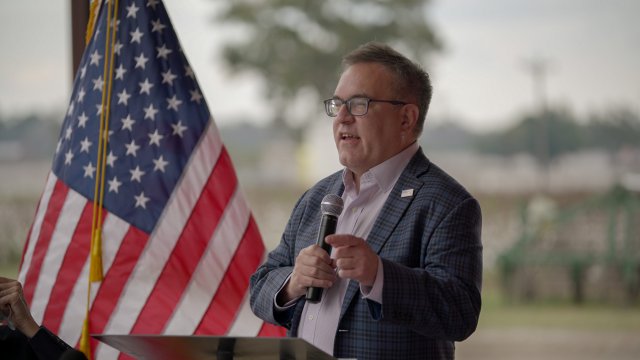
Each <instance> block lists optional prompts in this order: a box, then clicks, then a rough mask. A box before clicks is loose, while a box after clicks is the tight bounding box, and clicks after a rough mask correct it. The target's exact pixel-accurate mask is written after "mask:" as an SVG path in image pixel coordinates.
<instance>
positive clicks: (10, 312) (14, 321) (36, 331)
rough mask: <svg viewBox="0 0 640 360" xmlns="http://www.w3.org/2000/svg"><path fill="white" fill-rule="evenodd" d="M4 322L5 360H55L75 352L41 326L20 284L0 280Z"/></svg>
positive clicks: (0, 344)
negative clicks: (34, 316) (32, 314)
mask: <svg viewBox="0 0 640 360" xmlns="http://www.w3.org/2000/svg"><path fill="white" fill-rule="evenodd" d="M2 318H5V320H4V324H2V325H0V355H1V357H2V359H39V360H49V359H51V360H53V359H60V357H61V356H62V355H63V354H67V353H69V352H71V351H74V350H72V349H71V347H70V346H69V345H67V343H65V342H64V341H62V340H61V339H60V338H58V337H57V336H55V335H54V334H52V333H51V332H50V331H49V330H47V329H46V328H45V327H41V326H38V324H37V323H36V321H35V320H34V319H33V317H32V316H31V312H30V311H29V308H28V307H27V303H26V302H25V300H24V295H23V294H22V285H21V284H20V282H18V281H16V280H13V279H8V278H5V277H1V276H0V319H2ZM0 322H1V321H0ZM77 358H78V357H74V359H77Z"/></svg>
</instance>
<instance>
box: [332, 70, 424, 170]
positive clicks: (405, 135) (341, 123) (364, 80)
mask: <svg viewBox="0 0 640 360" xmlns="http://www.w3.org/2000/svg"><path fill="white" fill-rule="evenodd" d="M393 84H394V82H393V76H392V74H391V73H390V72H389V71H388V70H387V69H385V68H384V67H383V66H382V65H380V64H375V63H360V64H354V65H352V66H350V67H349V68H347V69H346V71H345V72H344V73H343V74H342V76H341V77H340V81H339V82H338V86H337V87H336V90H335V94H334V97H336V98H340V99H342V100H345V101H346V100H349V99H350V98H352V97H354V96H364V97H368V98H371V99H378V100H400V101H406V99H399V98H398V96H399V95H398V94H395V93H394V91H393ZM403 113H404V112H403V106H402V105H393V104H389V103H382V102H371V103H369V111H368V112H367V114H365V115H362V116H353V115H351V114H349V112H348V111H347V106H346V105H344V106H343V107H342V108H341V109H340V113H338V116H337V117H336V118H335V119H334V121H333V137H334V140H335V142H336V147H337V149H338V155H339V159H340V163H341V164H342V165H344V166H346V167H347V168H349V169H350V170H351V171H353V172H354V173H355V174H356V175H357V176H360V175H362V174H363V173H364V172H366V171H368V170H369V169H371V168H372V167H374V166H376V165H378V164H380V163H382V162H384V161H385V160H387V159H389V158H390V157H392V156H394V155H396V154H397V153H399V152H400V151H402V150H403V149H404V148H405V147H406V146H407V145H408V144H410V143H411V142H412V141H413V140H409V139H411V138H412V135H411V133H410V129H408V127H407V124H406V121H403V115H402V114H403ZM411 128H412V126H411Z"/></svg>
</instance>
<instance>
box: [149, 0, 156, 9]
mask: <svg viewBox="0 0 640 360" xmlns="http://www.w3.org/2000/svg"><path fill="white" fill-rule="evenodd" d="M157 5H158V0H149V1H147V7H150V8H152V9H153V10H155V9H156V6H157Z"/></svg>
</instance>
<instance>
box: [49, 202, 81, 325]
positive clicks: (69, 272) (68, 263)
mask: <svg viewBox="0 0 640 360" xmlns="http://www.w3.org/2000/svg"><path fill="white" fill-rule="evenodd" d="M92 218H93V203H90V202H87V204H86V205H85V206H84V209H83V210H82V215H80V219H79V221H78V224H77V226H76V229H75V231H74V233H73V237H72V239H71V242H70V243H69V246H68V247H67V251H66V253H65V255H64V259H63V260H62V264H61V266H60V270H59V271H58V274H57V276H56V281H55V282H54V286H53V289H52V290H51V295H50V297H51V298H52V299H55V300H56V301H49V303H48V305H47V308H46V310H45V313H44V318H43V324H44V325H45V326H46V327H47V328H48V329H49V330H51V331H52V332H53V333H58V330H59V329H60V323H61V321H62V316H63V315H64V312H65V309H66V307H67V304H68V302H69V297H70V296H71V292H72V290H73V287H74V285H75V283H76V282H77V281H78V277H79V276H80V273H81V272H82V267H83V266H84V264H85V262H86V261H87V258H88V257H89V252H90V250H91V220H92Z"/></svg>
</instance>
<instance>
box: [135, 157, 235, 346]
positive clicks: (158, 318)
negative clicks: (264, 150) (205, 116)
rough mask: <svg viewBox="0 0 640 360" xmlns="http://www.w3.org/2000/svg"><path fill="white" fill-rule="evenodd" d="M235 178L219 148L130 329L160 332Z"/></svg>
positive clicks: (211, 231) (198, 256) (143, 331)
mask: <svg viewBox="0 0 640 360" xmlns="http://www.w3.org/2000/svg"><path fill="white" fill-rule="evenodd" d="M236 186H237V181H236V177H235V173H234V171H233V166H232V164H231V159H230V158H229V155H228V154H227V152H226V150H225V149H224V148H223V149H222V151H221V153H220V156H219V158H218V162H217V163H216V166H215V168H214V170H213V171H212V173H211V175H210V176H209V179H208V180H207V183H206V185H205V187H204V189H203V191H202V194H201V195H200V198H199V199H198V202H197V203H196V205H195V207H194V210H193V212H192V214H191V216H190V218H189V221H188V223H187V224H186V226H185V229H184V231H183V232H182V234H181V235H180V239H178V242H177V243H176V246H175V248H174V249H173V252H172V253H171V256H170V257H169V259H168V260H167V263H166V265H165V267H164V269H163V270H162V273H161V274H160V277H159V278H158V280H157V282H156V284H155V287H154V289H153V291H152V292H151V294H150V295H149V298H148V300H147V303H146V304H145V305H144V307H143V309H142V311H141V312H140V315H139V316H138V318H137V319H136V324H135V325H134V326H133V329H132V330H131V333H133V334H141V333H145V334H157V333H161V332H162V330H163V329H164V327H165V325H166V323H167V321H168V320H169V318H170V317H171V314H172V312H173V309H174V308H175V307H176V305H177V304H178V302H179V301H180V297H181V296H182V293H183V291H184V289H185V288H186V286H187V285H188V284H189V281H190V278H191V274H192V273H193V271H194V270H195V268H196V266H197V265H198V262H199V260H200V258H201V256H202V254H203V253H204V252H205V250H206V248H207V245H208V243H209V239H210V238H211V236H212V234H213V233H214V231H215V229H216V227H217V226H218V223H219V222H220V218H221V215H222V214H223V212H224V210H225V208H226V206H227V204H228V202H229V199H230V198H231V196H232V195H233V193H234V191H235V188H236Z"/></svg>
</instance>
